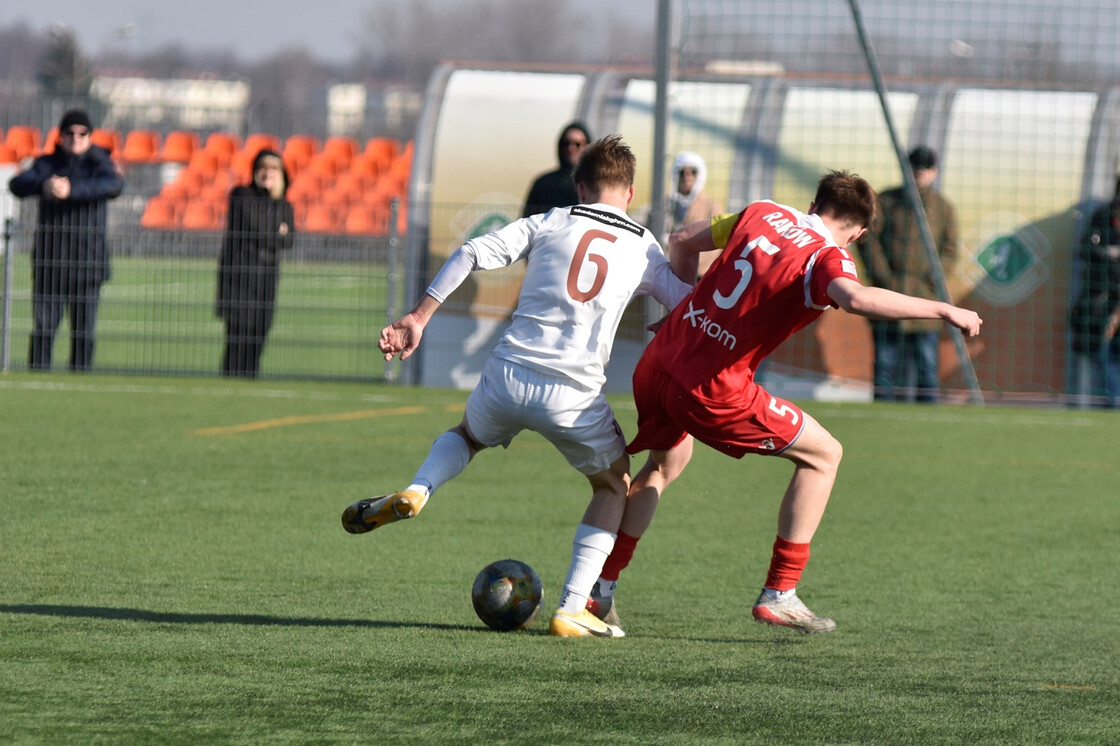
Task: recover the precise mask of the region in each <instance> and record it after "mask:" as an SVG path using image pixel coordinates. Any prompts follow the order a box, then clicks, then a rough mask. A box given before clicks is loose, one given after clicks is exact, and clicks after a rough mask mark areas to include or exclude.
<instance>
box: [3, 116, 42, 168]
mask: <svg viewBox="0 0 1120 746" xmlns="http://www.w3.org/2000/svg"><path fill="white" fill-rule="evenodd" d="M42 142H43V133H42V132H40V131H39V128H38V127H34V126H31V125H22V124H17V125H15V126H14V127H9V128H8V134H7V135H5V136H4V144H5V145H7V146H8V147H10V148H11V149H12V150H14V151H15V152H16V158H17V160H18V159H22V158H27V157H28V156H33V155H36V154H38V153H39V151H40V149H41V146H42Z"/></svg>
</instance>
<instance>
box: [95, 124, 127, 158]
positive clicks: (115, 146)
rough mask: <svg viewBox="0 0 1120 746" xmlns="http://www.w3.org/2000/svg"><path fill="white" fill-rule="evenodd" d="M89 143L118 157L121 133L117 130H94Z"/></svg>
mask: <svg viewBox="0 0 1120 746" xmlns="http://www.w3.org/2000/svg"><path fill="white" fill-rule="evenodd" d="M90 141H91V142H93V144H94V145H96V146H98V147H100V148H105V149H106V150H108V151H109V152H110V153H113V154H114V155H120V153H121V143H122V142H123V140H122V138H121V133H120V132H118V131H117V130H114V129H95V130H94V131H93V136H92V137H91V138H90Z"/></svg>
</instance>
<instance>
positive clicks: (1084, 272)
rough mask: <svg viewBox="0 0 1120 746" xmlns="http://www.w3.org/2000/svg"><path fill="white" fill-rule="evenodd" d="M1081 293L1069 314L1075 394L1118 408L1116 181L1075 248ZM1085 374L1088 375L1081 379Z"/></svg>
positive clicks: (1119, 221) (1119, 191) (1119, 224)
mask: <svg viewBox="0 0 1120 746" xmlns="http://www.w3.org/2000/svg"><path fill="white" fill-rule="evenodd" d="M1080 264H1081V276H1080V285H1081V288H1080V292H1079V293H1078V296H1077V300H1076V301H1075V302H1074V304H1073V308H1072V309H1071V310H1070V331H1071V334H1072V338H1071V340H1070V346H1071V348H1072V349H1073V352H1074V355H1075V356H1076V357H1075V358H1074V362H1075V364H1076V370H1075V373H1076V374H1077V378H1078V379H1079V380H1078V384H1077V385H1076V386H1075V393H1077V394H1078V395H1079V396H1080V397H1082V401H1086V399H1085V397H1087V396H1088V395H1090V394H1091V395H1092V396H1093V397H1094V399H1093V400H1094V401H1095V400H1096V399H1095V398H1096V397H1102V396H1104V397H1107V402H1108V404H1109V405H1110V406H1113V407H1120V335H1118V334H1117V330H1118V328H1120V179H1117V181H1116V189H1115V193H1114V195H1113V197H1112V201H1111V202H1110V203H1109V204H1107V205H1103V206H1100V207H1098V208H1097V209H1095V210H1093V212H1092V214H1091V215H1090V217H1089V225H1088V227H1087V229H1086V230H1085V232H1084V234H1083V236H1082V239H1081V246H1080ZM1084 373H1088V375H1084Z"/></svg>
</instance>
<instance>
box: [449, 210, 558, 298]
mask: <svg viewBox="0 0 1120 746" xmlns="http://www.w3.org/2000/svg"><path fill="white" fill-rule="evenodd" d="M543 219H544V216H543V215H533V216H531V217H528V218H522V219H520V220H515V221H513V222H512V223H510V224H509V225H507V226H505V227H503V228H499V229H498V230H496V231H494V232H492V233H487V234H486V235H484V236H479V237H478V238H472V239H471V240H469V241H467V242H466V243H465V244H463V245H462V246H460V247H459V248H457V249H455V251H454V252H453V253H452V254H451V256H449V257H448V258H447V261H446V262H444V264H443V266H442V267H440V270H439V272H438V273H436V276H435V278H434V279H433V280H432V284H431V285H429V286H428V291H427V292H428V295H430V296H432V297H433V298H435V299H436V300H438V301H439V302H440V303H443V302H444V301H446V300H447V298H448V297H449V296H450V295H451V294H452V293H453V292H455V289H456V288H458V287H459V286H460V285H462V284H463V280H465V279H467V276H468V275H470V273H471V272H474V271H475V270H476V269H499V268H501V267H508V266H509V265H511V264H513V263H514V262H516V261H517V260H518V259H521V258H523V257H524V256H525V255H526V254H528V253H529V247H530V245H531V244H532V239H533V236H534V235H535V234H536V232H537V229H538V228H539V227H540V224H541V222H542V220H543Z"/></svg>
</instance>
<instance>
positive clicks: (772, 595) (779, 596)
mask: <svg viewBox="0 0 1120 746" xmlns="http://www.w3.org/2000/svg"><path fill="white" fill-rule="evenodd" d="M762 592H763V593H765V594H766V597H767V598H768V599H770V600H771V601H785V600H786V599H787V598H789V597H790V596H793V595H796V594H797V589H796V588H790V589H789V590H788V591H778V590H774V589H773V588H763V589H762Z"/></svg>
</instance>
